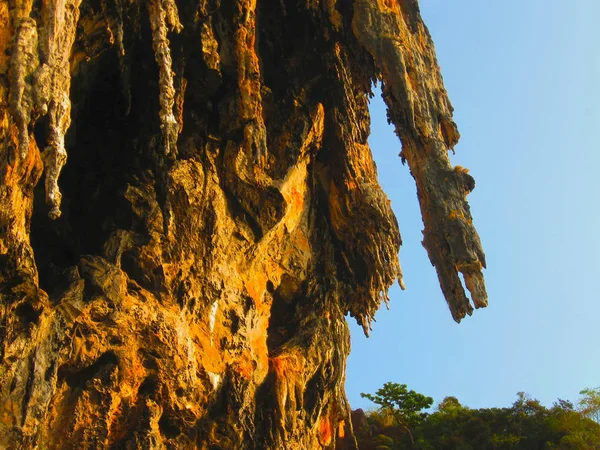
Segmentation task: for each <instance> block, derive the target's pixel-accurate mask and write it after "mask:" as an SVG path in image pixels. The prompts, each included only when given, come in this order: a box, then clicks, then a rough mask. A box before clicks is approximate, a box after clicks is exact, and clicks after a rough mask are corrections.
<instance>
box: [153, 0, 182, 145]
mask: <svg viewBox="0 0 600 450" xmlns="http://www.w3.org/2000/svg"><path fill="white" fill-rule="evenodd" d="M148 14H149V17H150V26H151V28H152V48H153V49H154V57H155V59H156V64H158V74H159V75H158V76H159V81H158V83H159V90H160V93H159V103H160V112H159V115H160V122H161V129H162V135H163V145H164V151H165V154H166V155H169V154H171V153H172V152H175V151H176V149H177V137H178V135H179V125H178V124H177V120H176V119H175V115H174V114H173V104H174V102H175V88H174V87H173V60H172V59H171V49H170V48H169V39H168V38H167V33H168V31H175V32H176V33H179V32H180V31H181V29H182V26H181V23H180V22H179V15H178V12H177V5H176V4H175V2H174V0H151V1H149V2H148Z"/></svg>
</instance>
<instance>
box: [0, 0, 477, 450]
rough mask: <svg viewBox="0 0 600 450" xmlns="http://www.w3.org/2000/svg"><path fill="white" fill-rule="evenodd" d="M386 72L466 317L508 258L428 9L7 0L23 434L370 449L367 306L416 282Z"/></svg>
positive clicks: (7, 304) (431, 238) (5, 422)
mask: <svg viewBox="0 0 600 450" xmlns="http://www.w3.org/2000/svg"><path fill="white" fill-rule="evenodd" d="M375 81H380V82H381V83H382V85H383V92H384V98H385V101H386V102H387V105H388V108H389V110H388V111H389V114H388V115H389V119H390V121H391V122H393V123H394V125H395V127H396V131H397V134H398V136H399V137H400V139H401V141H402V153H401V157H402V158H403V160H405V161H406V162H408V166H409V167H410V170H411V173H412V175H413V177H414V178H415V181H416V183H417V188H418V196H419V201H420V205H421V211H422V214H423V221H424V224H425V230H424V241H423V244H424V246H425V247H426V249H427V251H428V252H429V257H430V259H431V262H432V263H433V265H434V266H435V268H436V270H437V273H438V276H439V280H440V284H441V287H442V290H443V292H444V295H445V297H446V299H447V301H448V304H449V306H450V310H451V312H452V315H453V317H454V319H455V320H456V321H460V319H462V318H463V317H464V316H465V315H466V314H470V313H471V312H472V309H473V306H475V307H482V306H485V305H486V302H487V300H486V293H485V287H484V283H483V277H482V273H481V269H482V267H485V258H484V255H483V252H482V249H481V245H480V242H479V238H478V236H477V233H476V232H475V230H474V228H473V225H472V219H471V215H470V212H469V207H468V205H467V202H466V200H465V196H466V195H467V194H468V193H469V192H470V191H471V190H472V189H473V187H474V181H473V179H472V178H471V176H470V175H468V174H467V173H466V171H464V170H461V169H460V168H453V167H452V166H451V164H450V162H449V159H448V151H449V150H450V149H452V147H453V146H454V145H455V144H456V142H457V141H458V136H459V135H458V132H457V129H456V126H455V124H454V122H453V121H452V107H451V105H450V102H449V100H448V98H447V94H446V91H445V89H444V87H443V85H442V79H441V75H440V71H439V68H438V66H437V63H436V59H435V54H434V49H433V44H432V42H431V38H430V36H429V34H428V32H427V29H426V28H425V25H424V24H423V22H422V21H421V18H420V16H419V9H418V5H417V3H416V0H347V1H346V0H344V1H342V0H271V1H267V0H260V1H259V0H186V1H184V0H145V1H142V0H128V1H125V0H44V1H41V2H34V1H33V0H8V1H7V0H0V448H15V449H17V448H22V449H34V448H39V449H108V448H114V449H117V448H119V449H120V448H123V449H163V448H168V449H191V448H199V449H211V450H214V449H226V450H231V449H281V450H283V449H320V448H322V449H333V448H335V446H336V442H340V440H342V439H343V440H344V446H345V447H346V448H352V447H353V446H354V445H355V441H354V439H353V434H352V427H351V422H350V419H349V415H350V408H349V405H348V402H347V400H346V397H345V393H344V377H345V364H346V357H347V355H348V353H349V351H350V340H349V331H348V327H347V325H346V322H345V318H344V316H345V315H347V314H349V315H350V316H352V317H354V318H355V319H356V320H357V321H358V323H359V324H361V325H362V326H363V328H364V330H365V332H366V333H367V334H368V331H369V329H370V325H371V321H372V319H373V316H374V314H375V312H376V310H377V309H378V308H379V306H380V303H381V302H382V301H386V302H387V294H386V293H387V290H388V288H389V287H390V285H392V284H393V283H394V282H395V281H398V282H400V284H401V286H402V280H401V276H402V275H401V271H400V266H399V263H398V258H397V254H398V250H399V247H400V243H401V240H400V234H399V231H398V226H397V222H396V219H395V217H394V215H393V213H392V210H391V208H390V203H389V201H388V199H387V198H386V196H385V194H384V193H383V192H382V191H381V189H380V187H379V185H378V182H377V174H376V169H375V165H374V163H373V160H372V156H371V152H370V150H369V146H368V145H367V137H368V135H369V112H368V102H369V97H370V95H371V86H372V83H373V82H375ZM391 151H392V150H391ZM42 176H44V177H45V182H43V183H42V182H41V178H42ZM460 273H462V275H463V277H464V282H465V287H466V289H468V290H469V291H470V293H471V299H472V301H470V300H469V299H468V298H467V296H466V294H465V288H464V287H463V284H462V282H461V279H460V277H459V274H460ZM472 305H473V306H472Z"/></svg>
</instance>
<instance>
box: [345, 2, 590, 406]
mask: <svg viewBox="0 0 600 450" xmlns="http://www.w3.org/2000/svg"><path fill="white" fill-rule="evenodd" d="M420 5H421V13H422V15H423V18H424V20H425V23H426V24H427V25H428V27H429V30H430V32H431V34H432V36H433V40H434V42H435V44H436V50H437V55H438V60H439V62H440V65H441V68H442V74H443V76H444V81H445V85H446V88H447V90H448V92H449V95H450V99H451V100H452V102H453V104H454V107H455V116H454V117H455V120H456V122H457V124H458V127H459V129H460V131H461V134H462V139H461V141H460V143H459V144H458V146H457V147H456V155H455V156H451V159H452V163H453V164H454V165H461V166H464V167H467V168H469V169H470V173H471V174H472V175H473V176H474V177H475V180H476V182H477V185H476V188H475V190H474V191H473V193H472V194H471V195H470V196H469V202H470V204H471V211H472V213H473V217H474V223H475V226H476V227H477V229H478V230H479V234H480V236H481V239H482V242H483V247H484V250H485V252H486V256H487V264H488V269H487V270H486V271H485V276H486V281H487V287H488V294H489V302H490V306H489V307H488V308H486V309H482V310H476V311H475V312H474V313H473V316H471V317H467V318H466V319H464V320H463V322H462V323H461V324H460V325H457V324H456V323H455V322H454V321H453V320H452V318H451V316H450V312H449V310H448V308H447V306H446V302H445V300H444V298H443V296H442V293H441V290H440V288H439V286H438V281H437V276H436V273H435V269H434V268H433V267H432V266H431V264H430V263H429V261H428V259H427V254H426V251H425V249H424V248H423V247H422V245H421V240H422V234H421V230H422V228H423V225H422V221H421V217H420V212H419V207H418V202H417V197H416V190H415V186H414V182H413V180H412V178H411V176H410V174H409V172H408V168H407V167H405V166H402V164H401V162H400V159H399V158H398V156H397V155H398V153H399V150H400V144H399V142H398V140H397V138H396V137H395V135H394V133H393V129H392V128H391V127H390V126H389V125H387V122H386V117H385V106H384V105H383V102H382V101H381V99H380V97H379V95H377V96H376V97H375V98H374V99H373V100H372V101H371V115H372V132H371V138H370V143H371V147H372V149H373V153H374V156H375V160H376V162H377V166H378V170H379V178H380V183H381V185H382V186H383V189H384V190H385V191H386V193H387V194H388V196H389V197H390V199H391V200H392V206H393V208H394V211H395V212H396V216H397V217H398V222H399V224H400V230H401V233H402V238H403V241H404V245H403V246H402V249H401V251H400V262H401V264H402V268H403V270H404V275H405V278H404V280H405V282H406V286H407V290H406V291H404V292H402V291H400V290H399V289H398V288H397V287H394V288H392V290H391V291H390V296H391V299H392V301H391V309H390V310H389V311H387V310H385V308H382V309H381V310H380V311H379V312H378V313H377V315H376V319H377V322H376V323H375V324H374V329H373V332H372V335H371V338H369V339H366V338H365V337H364V336H363V334H362V332H361V329H360V328H359V327H357V326H356V325H355V324H351V329H352V346H353V350H352V353H351V355H350V357H349V359H348V371H347V382H346V390H347V394H348V397H349V399H350V403H351V405H352V407H353V408H358V407H362V408H368V407H371V406H372V404H371V403H370V402H369V401H367V400H364V399H362V398H360V392H369V393H373V392H375V391H376V390H377V389H378V388H379V387H381V386H382V385H383V383H384V382H386V381H393V382H398V383H405V384H408V386H409V388H411V389H414V390H416V391H418V392H421V393H423V394H426V395H429V396H432V397H433V398H434V399H435V401H436V402H439V401H441V400H442V399H443V398H444V397H445V396H447V395H454V396H456V397H457V398H458V399H459V401H461V403H463V404H464V405H467V406H470V407H473V408H479V407H491V406H509V405H510V404H512V403H513V401H514V400H515V399H516V396H515V394H516V393H517V392H518V391H525V392H527V393H529V394H530V395H531V396H533V397H535V398H538V399H539V400H540V401H542V403H544V404H545V405H547V406H551V405H552V402H553V401H554V400H556V399H557V398H564V399H570V400H572V401H575V400H577V399H578V397H579V395H578V393H579V391H580V390H581V389H583V388H585V387H594V386H598V385H600V286H599V284H600V262H599V260H600V237H599V236H600V211H599V210H600V201H599V197H600V183H599V178H600V156H599V151H600V145H599V143H600V87H599V83H600V57H599V55H600V25H599V21H600V1H598V0H568V1H565V0H502V1H499V0H496V1H494V0H452V1H450V0H421V1H420Z"/></svg>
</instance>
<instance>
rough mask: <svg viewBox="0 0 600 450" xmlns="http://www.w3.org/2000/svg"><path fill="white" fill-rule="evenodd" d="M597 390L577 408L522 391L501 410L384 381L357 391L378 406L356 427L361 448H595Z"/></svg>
mask: <svg viewBox="0 0 600 450" xmlns="http://www.w3.org/2000/svg"><path fill="white" fill-rule="evenodd" d="M598 394H599V390H598V389H584V390H583V391H581V395H582V398H581V399H580V400H579V402H578V408H575V407H574V405H573V403H571V402H570V401H568V400H562V399H558V400H557V401H556V402H555V403H554V404H553V406H552V407H550V408H547V407H545V406H544V405H542V404H541V403H540V402H539V401H538V400H536V399H534V398H532V397H530V396H529V395H528V394H526V393H525V392H519V393H517V399H516V401H515V402H514V403H513V404H512V405H511V406H510V407H505V408H481V409H471V408H468V407H466V406H463V405H462V404H461V403H460V402H459V400H458V399H457V398H456V397H452V396H448V397H446V398H444V399H443V400H442V401H441V402H440V403H439V404H438V406H437V408H436V410H435V411H434V412H431V413H427V412H424V411H423V410H424V409H426V408H429V407H430V406H431V405H432V403H433V400H432V399H431V397H426V396H425V395H423V394H419V393H417V392H415V391H411V390H408V388H407V387H406V385H401V384H396V383H386V384H384V386H383V388H381V389H379V390H378V391H377V392H376V393H375V395H370V394H361V395H362V396H363V397H364V398H368V399H369V400H371V401H373V402H374V403H375V404H376V405H378V408H377V409H376V410H374V411H370V412H369V413H367V415H366V416H367V418H366V421H364V423H363V425H362V426H357V427H355V431H356V434H357V439H358V443H359V448H360V449H361V450H397V449H406V448H412V449H419V450H488V449H489V450H504V449H512V450H538V449H539V450H594V449H598V450H600V425H599V424H598V423H597V422H596V421H595V420H593V419H595V418H596V417H597V415H598V411H599V409H598V404H597V403H595V402H596V401H597V400H598V398H599V395H598Z"/></svg>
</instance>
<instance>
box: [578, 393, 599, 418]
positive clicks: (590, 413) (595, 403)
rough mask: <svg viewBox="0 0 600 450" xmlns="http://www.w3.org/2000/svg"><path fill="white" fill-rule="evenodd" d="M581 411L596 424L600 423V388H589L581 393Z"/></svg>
mask: <svg viewBox="0 0 600 450" xmlns="http://www.w3.org/2000/svg"><path fill="white" fill-rule="evenodd" d="M579 394H580V395H582V396H583V397H582V398H581V399H580V400H579V411H580V412H581V414H583V415H584V416H586V417H589V418H590V419H592V420H593V421H595V422H596V423H600V387H597V388H588V389H584V390H582V391H580V392H579Z"/></svg>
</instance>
